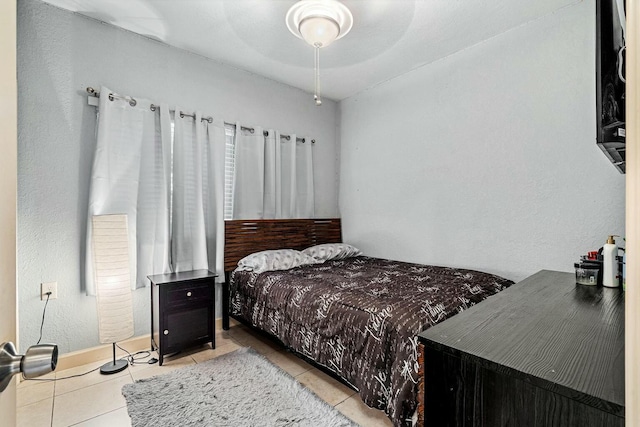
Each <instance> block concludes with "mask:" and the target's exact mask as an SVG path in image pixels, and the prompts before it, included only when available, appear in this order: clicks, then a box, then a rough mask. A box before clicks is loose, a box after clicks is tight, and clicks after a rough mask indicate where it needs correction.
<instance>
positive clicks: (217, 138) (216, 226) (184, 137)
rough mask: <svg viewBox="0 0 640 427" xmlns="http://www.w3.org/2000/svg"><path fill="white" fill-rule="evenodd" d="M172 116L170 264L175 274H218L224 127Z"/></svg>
mask: <svg viewBox="0 0 640 427" xmlns="http://www.w3.org/2000/svg"><path fill="white" fill-rule="evenodd" d="M176 111H177V112H178V113H176V115H175V127H174V146H173V206H172V221H171V223H172V234H171V261H172V264H173V267H174V271H176V272H178V271H188V270H199V269H209V270H216V272H217V273H218V274H220V275H222V273H223V271H222V270H223V260H222V251H223V247H224V212H223V210H224V201H223V200H224V150H225V133H224V123H222V122H221V121H216V122H213V123H209V122H208V121H207V120H206V119H205V120H203V119H202V114H201V113H200V112H196V113H195V118H194V117H190V116H186V115H185V116H184V117H181V115H180V113H179V112H180V111H181V110H180V108H179V107H176Z"/></svg>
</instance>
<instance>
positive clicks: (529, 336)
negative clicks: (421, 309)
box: [419, 270, 624, 408]
mask: <svg viewBox="0 0 640 427" xmlns="http://www.w3.org/2000/svg"><path fill="white" fill-rule="evenodd" d="M419 338H420V341H421V342H422V343H423V344H424V345H426V346H428V347H431V348H434V349H436V350H441V351H445V352H448V353H450V354H453V355H457V356H461V357H462V356H464V357H471V358H473V359H476V360H478V362H480V363H483V364H484V365H485V366H487V367H489V368H492V367H493V368H494V369H495V368H502V367H506V368H509V369H510V370H511V371H512V372H517V373H519V374H522V375H523V376H524V377H525V379H526V380H531V381H532V382H534V383H536V384H538V385H542V386H544V387H545V388H550V389H557V390H559V391H560V392H562V390H570V391H571V392H572V393H573V392H578V393H583V394H584V395H586V396H589V397H596V398H598V399H601V400H602V401H604V402H608V403H610V404H613V405H614V406H618V407H620V408H623V407H624V293H623V292H622V290H621V289H618V288H614V289H609V288H603V287H596V286H583V285H576V283H575V276H574V275H573V274H572V273H562V272H557V271H548V270H542V271H540V272H538V273H536V274H534V275H533V276H530V277H528V278H527V279H525V280H523V281H521V282H519V283H517V284H515V285H513V286H511V287H510V288H508V289H506V290H504V291H502V292H500V293H498V294H496V295H494V296H492V297H490V298H488V299H487V300H485V301H483V302H481V303H479V304H477V305H475V306H473V307H471V308H469V309H468V310H465V311H463V312H462V313H460V314H457V315H455V316H453V317H452V318H450V319H448V320H446V321H444V322H442V323H440V324H437V325H435V326H433V327H431V328H430V329H427V330H426V331H424V332H422V333H420V334H419ZM426 363H428V361H427V362H426Z"/></svg>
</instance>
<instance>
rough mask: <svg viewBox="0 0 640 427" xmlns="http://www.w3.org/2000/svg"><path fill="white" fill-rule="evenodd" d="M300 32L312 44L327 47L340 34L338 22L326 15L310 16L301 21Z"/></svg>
mask: <svg viewBox="0 0 640 427" xmlns="http://www.w3.org/2000/svg"><path fill="white" fill-rule="evenodd" d="M300 34H301V35H302V38H303V39H304V41H306V42H307V43H309V44H310V45H311V46H318V47H327V46H329V45H330V44H331V43H333V42H334V41H335V40H336V39H337V38H338V35H339V34H340V28H339V27H338V23H337V22H336V21H334V20H333V19H328V18H325V17H315V16H312V17H309V18H305V19H303V20H302V21H301V22H300Z"/></svg>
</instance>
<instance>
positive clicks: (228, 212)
mask: <svg viewBox="0 0 640 427" xmlns="http://www.w3.org/2000/svg"><path fill="white" fill-rule="evenodd" d="M224 130H225V136H226V138H225V150H224V219H225V220H227V219H233V177H234V174H235V167H236V144H235V136H236V127H235V126H233V125H225V126H224Z"/></svg>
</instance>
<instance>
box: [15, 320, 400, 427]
mask: <svg viewBox="0 0 640 427" xmlns="http://www.w3.org/2000/svg"><path fill="white" fill-rule="evenodd" d="M216 344H217V345H216V349H215V350H212V349H211V347H209V346H203V347H202V348H196V349H193V350H191V351H189V352H184V353H180V354H178V355H176V356H174V357H171V358H165V361H164V364H163V365H162V366H158V365H157V364H155V365H147V364H144V365H137V364H136V365H133V366H131V365H129V367H128V368H127V369H125V370H124V371H122V372H121V373H118V374H114V375H100V373H99V372H98V371H94V372H91V373H90V374H88V375H85V376H82V377H77V378H72V379H65V380H58V381H55V382H53V381H50V382H41V381H23V382H21V383H20V385H19V386H18V426H25V427H26V426H28V427H40V426H43V427H44V426H55V427H58V426H85V427H88V426H90V427H103V426H104V427H120V426H124V427H126V426H130V425H131V422H130V419H129V415H128V414H127V408H126V402H125V400H124V397H123V396H122V393H121V389H122V386H123V385H124V384H128V383H131V382H134V381H136V380H139V379H141V378H148V377H151V376H154V375H159V374H163V373H166V372H170V371H172V370H174V369H176V368H180V367H182V366H187V365H192V364H194V363H201V362H204V361H206V360H209V359H212V358H214V357H217V356H220V355H222V354H225V353H228V352H230V351H233V350H235V349H237V348H239V347H246V346H249V347H253V348H254V349H256V351H258V352H260V353H262V354H263V355H265V356H266V357H267V358H268V359H269V360H271V361H272V362H273V363H274V364H276V365H278V366H280V367H281V368H282V369H284V370H285V371H287V372H288V373H289V374H291V375H292V376H294V377H295V378H296V379H297V380H298V381H300V382H301V383H302V384H304V385H305V386H306V387H308V388H310V389H311V390H313V391H314V392H315V393H316V394H317V395H318V396H320V398H321V399H323V400H325V401H326V402H327V403H329V404H330V405H332V406H335V407H336V409H338V410H339V411H340V412H342V413H343V414H345V415H346V416H347V417H349V418H351V419H352V420H354V421H356V422H357V423H359V424H360V425H362V426H363V427H389V426H391V425H392V424H391V421H389V419H388V418H387V417H386V416H385V414H384V413H383V412H382V411H378V410H375V409H371V408H369V407H367V406H366V405H365V404H364V403H362V400H360V398H359V397H358V395H357V394H355V393H354V391H353V390H351V389H349V388H348V387H345V386H344V385H343V384H341V383H340V382H338V381H336V380H335V379H333V378H331V377H330V376H328V375H326V374H325V373H323V372H321V371H319V370H318V369H316V368H314V367H312V366H311V365H309V364H308V363H306V362H304V361H302V360H301V359H299V358H298V357H296V356H294V355H292V354H290V353H288V352H286V351H285V350H284V349H283V348H282V347H280V346H278V345H276V344H274V343H273V342H271V341H269V340H267V339H265V338H263V337H261V336H259V335H257V334H255V333H254V332H252V331H251V330H250V329H248V328H246V327H244V326H242V325H239V324H233V326H232V327H231V329H230V330H229V331H222V332H220V331H219V332H218V334H217V335H216ZM154 356H155V353H154ZM103 363H105V362H104V361H103V362H100V363H92V364H89V365H85V366H80V367H76V368H73V369H68V370H66V371H61V372H55V373H52V374H49V375H48V376H46V377H44V378H49V379H52V378H54V377H55V378H62V377H67V376H70V375H76V374H79V373H83V372H87V371H90V370H92V369H95V368H97V367H99V366H101V365H102V364H103Z"/></svg>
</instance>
